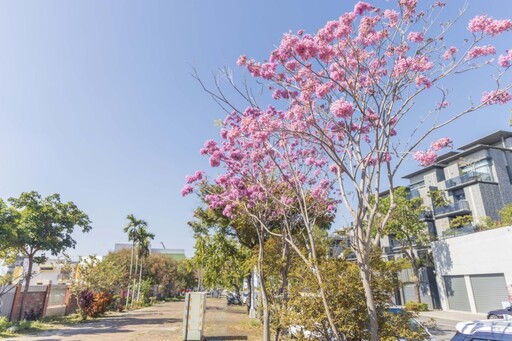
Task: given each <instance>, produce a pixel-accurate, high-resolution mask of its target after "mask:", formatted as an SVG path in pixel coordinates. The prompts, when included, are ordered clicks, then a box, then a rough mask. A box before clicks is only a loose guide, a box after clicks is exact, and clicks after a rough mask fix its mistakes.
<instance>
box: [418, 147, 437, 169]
mask: <svg viewBox="0 0 512 341" xmlns="http://www.w3.org/2000/svg"><path fill="white" fill-rule="evenodd" d="M413 159H414V160H416V161H418V162H419V163H420V165H421V166H422V167H428V166H431V165H433V164H434V163H436V161H437V154H436V153H434V152H433V151H431V150H427V151H421V150H418V151H416V152H414V155H413Z"/></svg>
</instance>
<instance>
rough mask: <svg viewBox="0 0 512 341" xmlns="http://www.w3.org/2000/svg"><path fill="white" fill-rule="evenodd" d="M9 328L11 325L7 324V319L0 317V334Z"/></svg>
mask: <svg viewBox="0 0 512 341" xmlns="http://www.w3.org/2000/svg"><path fill="white" fill-rule="evenodd" d="M10 326H11V324H10V323H9V320H8V319H7V317H5V316H0V333H2V332H5V331H6V330H7V328H9V327H10Z"/></svg>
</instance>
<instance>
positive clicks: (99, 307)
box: [89, 292, 112, 317]
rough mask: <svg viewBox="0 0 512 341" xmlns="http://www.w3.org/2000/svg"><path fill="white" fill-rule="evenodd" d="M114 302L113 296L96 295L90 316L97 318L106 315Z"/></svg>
mask: <svg viewBox="0 0 512 341" xmlns="http://www.w3.org/2000/svg"><path fill="white" fill-rule="evenodd" d="M111 302H112V295H111V294H109V293H106V292H96V293H94V300H93V304H92V307H91V311H90V315H89V316H92V317H96V316H99V315H103V314H105V312H106V311H107V308H108V307H109V305H110V303H111Z"/></svg>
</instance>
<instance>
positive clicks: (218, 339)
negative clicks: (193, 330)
mask: <svg viewBox="0 0 512 341" xmlns="http://www.w3.org/2000/svg"><path fill="white" fill-rule="evenodd" d="M248 339H249V338H248V337H247V336H208V337H205V338H203V340H205V341H225V340H248Z"/></svg>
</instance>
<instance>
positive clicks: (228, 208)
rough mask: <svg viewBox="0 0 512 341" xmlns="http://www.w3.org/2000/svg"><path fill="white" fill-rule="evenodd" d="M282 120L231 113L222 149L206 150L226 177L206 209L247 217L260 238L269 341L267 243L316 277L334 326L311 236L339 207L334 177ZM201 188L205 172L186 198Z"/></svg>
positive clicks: (272, 113) (252, 112)
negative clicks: (274, 240)
mask: <svg viewBox="0 0 512 341" xmlns="http://www.w3.org/2000/svg"><path fill="white" fill-rule="evenodd" d="M279 115H284V112H281V113H279V112H277V111H276V110H275V108H272V107H269V108H268V109H267V110H264V111H263V110H260V109H258V108H254V107H249V108H247V110H245V111H244V112H243V113H241V114H239V113H237V112H233V113H232V114H230V115H229V116H228V117H227V118H226V120H225V121H224V125H223V129H222V130H221V143H217V142H215V141H213V140H209V141H207V142H206V143H205V146H204V148H203V149H202V150H201V153H202V154H205V155H208V156H209V157H210V164H211V165H212V166H213V167H219V166H222V168H223V170H224V171H225V172H223V173H221V175H219V176H218V177H217V178H216V179H215V183H216V187H215V188H216V191H212V192H211V193H209V194H207V195H205V200H206V201H207V203H208V205H209V207H210V208H212V209H219V208H222V209H223V213H224V215H226V216H227V217H229V218H236V217H237V215H243V216H249V217H250V218H251V221H252V223H253V226H254V229H255V230H256V232H257V236H258V242H259V253H258V270H259V277H260V282H261V289H262V290H261V292H262V302H263V314H264V318H263V321H264V339H265V340H268V339H269V337H270V329H269V325H270V324H269V322H270V315H269V311H270V309H269V300H268V297H267V290H266V282H265V274H264V272H263V258H264V256H265V250H264V245H265V240H266V239H267V238H268V237H269V236H273V237H278V238H280V239H282V240H283V254H285V255H286V254H287V253H288V252H289V249H290V248H291V249H292V250H294V251H295V252H296V254H297V255H298V256H299V257H300V258H301V259H302V260H303V262H304V263H305V264H306V265H307V268H308V269H311V271H313V272H314V273H315V274H316V275H317V277H316V278H317V280H318V282H319V286H320V288H321V289H320V291H321V292H320V296H321V297H322V299H323V304H324V307H325V310H326V314H327V316H328V319H329V323H330V324H331V323H332V325H334V321H333V319H332V316H331V313H330V312H331V309H330V306H329V304H328V302H327V300H326V298H325V297H326V295H325V293H324V292H323V286H322V281H323V280H322V276H321V273H320V271H318V261H317V259H318V258H317V252H316V239H315V236H314V228H315V227H317V226H318V225H325V223H326V222H328V221H331V220H332V218H331V217H332V216H333V212H334V210H335V207H336V202H335V201H334V200H333V199H331V196H332V194H333V193H332V191H333V182H334V181H335V177H333V176H331V175H330V174H329V173H332V172H330V171H329V169H327V168H326V167H325V165H326V160H325V155H323V153H324V152H323V150H322V149H319V148H317V147H318V146H317V145H316V144H311V143H309V141H305V140H303V139H302V138H299V139H298V138H296V137H295V136H294V135H290V134H288V132H287V130H286V129H285V128H286V127H285V126H284V125H283V124H281V123H280V121H279V120H276V118H277V117H279ZM284 122H286V121H283V123H284ZM201 180H202V173H201V172H198V173H196V174H195V175H193V176H190V177H187V182H188V184H187V185H186V186H185V188H184V189H183V191H182V194H183V195H186V194H188V193H190V192H192V191H193V190H194V189H193V187H192V185H193V184H194V183H197V182H200V181H201ZM202 188H205V187H204V186H202ZM219 188H220V189H221V190H219ZM276 225H277V226H278V228H276ZM283 282H286V278H283ZM332 330H334V331H335V333H336V330H335V329H332Z"/></svg>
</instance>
